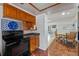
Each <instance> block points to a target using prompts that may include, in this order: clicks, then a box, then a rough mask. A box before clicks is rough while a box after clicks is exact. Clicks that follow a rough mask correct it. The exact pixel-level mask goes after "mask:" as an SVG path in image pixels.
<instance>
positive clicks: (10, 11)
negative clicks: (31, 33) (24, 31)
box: [3, 3, 16, 19]
mask: <svg viewBox="0 0 79 59" xmlns="http://www.w3.org/2000/svg"><path fill="white" fill-rule="evenodd" d="M3 8H4V9H3V17H8V18H14V19H16V8H14V7H13V6H11V5H9V4H6V3H5V4H3Z"/></svg>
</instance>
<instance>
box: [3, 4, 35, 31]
mask: <svg viewBox="0 0 79 59" xmlns="http://www.w3.org/2000/svg"><path fill="white" fill-rule="evenodd" d="M3 17H6V18H12V19H15V20H20V21H23V28H24V30H29V29H30V28H33V27H34V25H35V24H36V19H35V18H36V17H35V16H33V15H31V14H29V13H27V12H25V11H22V10H20V9H18V8H16V7H14V6H11V5H9V4H7V3H4V4H3Z"/></svg>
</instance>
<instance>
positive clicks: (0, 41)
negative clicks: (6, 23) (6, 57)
mask: <svg viewBox="0 0 79 59" xmlns="http://www.w3.org/2000/svg"><path fill="white" fill-rule="evenodd" d="M2 14H3V8H2V6H0V54H1V55H2V32H1V18H2Z"/></svg>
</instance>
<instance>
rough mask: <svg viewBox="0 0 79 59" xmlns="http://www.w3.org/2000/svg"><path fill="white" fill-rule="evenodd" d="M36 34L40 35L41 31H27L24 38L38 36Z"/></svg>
mask: <svg viewBox="0 0 79 59" xmlns="http://www.w3.org/2000/svg"><path fill="white" fill-rule="evenodd" d="M36 35H40V33H27V34H24V35H23V36H24V38H28V37H31V36H36Z"/></svg>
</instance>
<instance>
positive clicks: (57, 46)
mask: <svg viewBox="0 0 79 59" xmlns="http://www.w3.org/2000/svg"><path fill="white" fill-rule="evenodd" d="M48 54H49V55H50V56H77V55H78V45H77V46H76V47H75V48H69V47H67V46H65V45H63V44H61V43H59V42H57V41H56V39H54V41H53V42H52V43H51V45H50V46H49V48H48Z"/></svg>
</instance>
